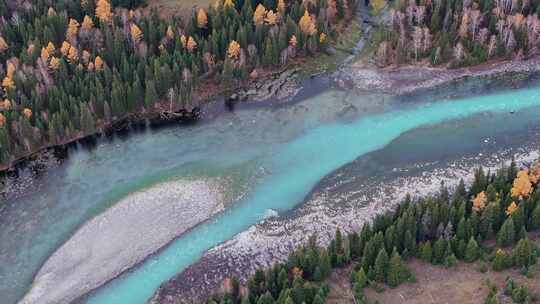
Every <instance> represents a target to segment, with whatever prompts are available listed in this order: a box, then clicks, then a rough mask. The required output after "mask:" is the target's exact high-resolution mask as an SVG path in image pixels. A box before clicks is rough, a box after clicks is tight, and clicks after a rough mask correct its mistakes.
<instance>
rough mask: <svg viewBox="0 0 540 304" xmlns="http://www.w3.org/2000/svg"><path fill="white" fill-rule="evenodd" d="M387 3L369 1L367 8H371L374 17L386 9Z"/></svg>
mask: <svg viewBox="0 0 540 304" xmlns="http://www.w3.org/2000/svg"><path fill="white" fill-rule="evenodd" d="M386 5H387V2H386V0H371V1H369V6H371V9H372V10H373V13H374V14H375V15H378V14H379V13H380V12H381V11H382V9H383V8H384V7H386Z"/></svg>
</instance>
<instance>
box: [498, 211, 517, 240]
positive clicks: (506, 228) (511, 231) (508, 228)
mask: <svg viewBox="0 0 540 304" xmlns="http://www.w3.org/2000/svg"><path fill="white" fill-rule="evenodd" d="M515 235H516V233H515V228H514V221H513V219H512V217H509V218H507V219H506V221H505V222H504V224H503V225H502V227H501V230H499V233H497V245H498V246H501V247H506V246H510V245H512V244H514V238H515Z"/></svg>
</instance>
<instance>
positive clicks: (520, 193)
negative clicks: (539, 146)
mask: <svg viewBox="0 0 540 304" xmlns="http://www.w3.org/2000/svg"><path fill="white" fill-rule="evenodd" d="M531 192H532V184H531V181H530V180H529V172H528V171H527V170H521V171H519V172H518V174H517V177H516V179H514V183H513V184H512V190H511V194H512V197H517V198H520V199H521V198H524V197H528V196H529V194H531Z"/></svg>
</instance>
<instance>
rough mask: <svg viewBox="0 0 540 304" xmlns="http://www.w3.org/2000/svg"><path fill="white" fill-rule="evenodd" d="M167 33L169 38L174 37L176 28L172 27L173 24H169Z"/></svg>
mask: <svg viewBox="0 0 540 304" xmlns="http://www.w3.org/2000/svg"><path fill="white" fill-rule="evenodd" d="M165 35H166V36H167V38H169V39H173V38H174V30H173V28H172V26H170V25H169V26H168V27H167V31H166V32H165Z"/></svg>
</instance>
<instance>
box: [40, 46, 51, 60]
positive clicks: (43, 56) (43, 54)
mask: <svg viewBox="0 0 540 304" xmlns="http://www.w3.org/2000/svg"><path fill="white" fill-rule="evenodd" d="M50 57H51V54H49V52H48V51H47V48H41V59H43V61H45V62H47V60H49V58H50Z"/></svg>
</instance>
